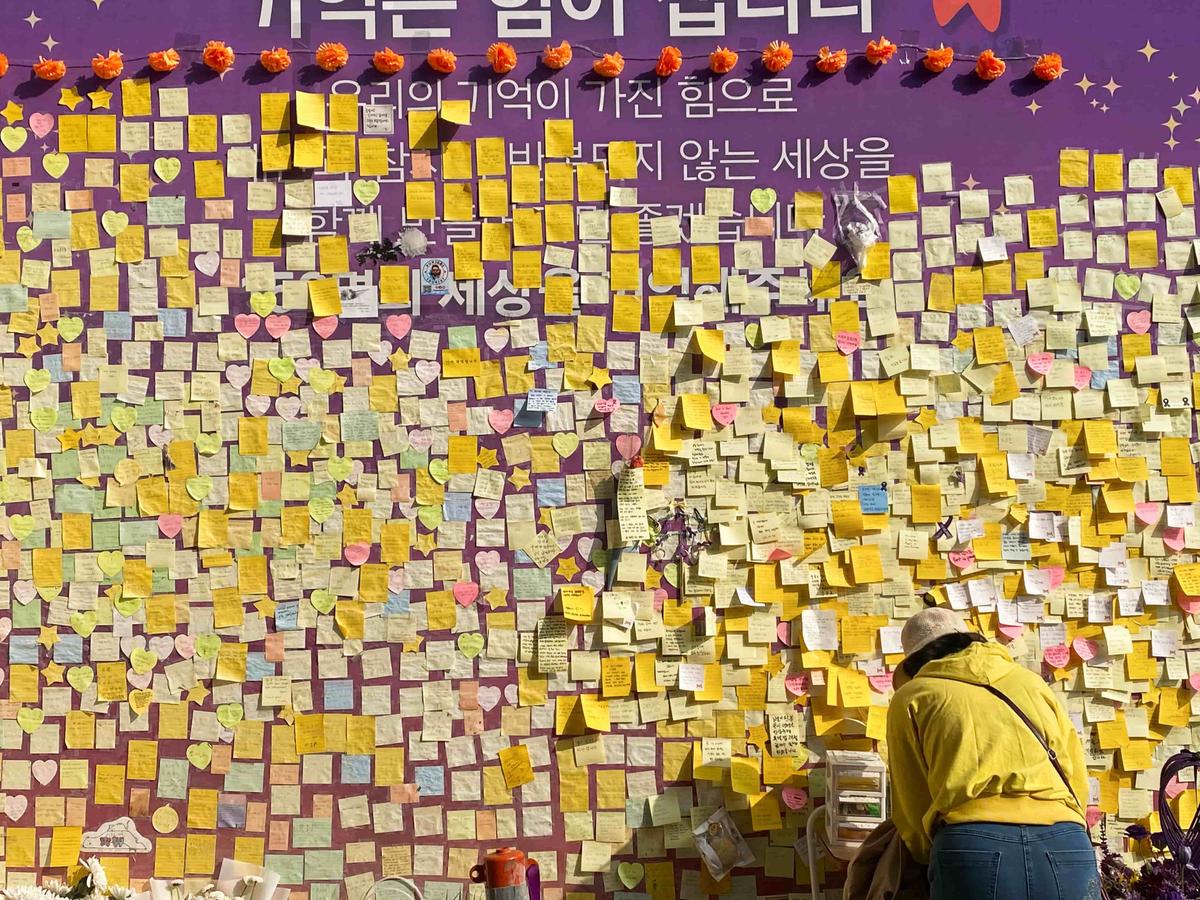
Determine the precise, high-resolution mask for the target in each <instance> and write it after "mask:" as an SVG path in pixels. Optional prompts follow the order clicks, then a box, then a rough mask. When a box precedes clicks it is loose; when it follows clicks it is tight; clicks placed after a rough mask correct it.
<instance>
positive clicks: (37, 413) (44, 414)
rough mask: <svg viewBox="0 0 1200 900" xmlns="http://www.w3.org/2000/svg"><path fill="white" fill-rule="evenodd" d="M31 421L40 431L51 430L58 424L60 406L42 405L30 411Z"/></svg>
mask: <svg viewBox="0 0 1200 900" xmlns="http://www.w3.org/2000/svg"><path fill="white" fill-rule="evenodd" d="M29 421H30V422H31V423H32V424H33V427H34V428H36V429H37V430H38V431H49V430H50V429H51V428H53V427H54V426H55V425H57V424H58V407H57V406H41V407H38V408H37V409H31V410H30V411H29Z"/></svg>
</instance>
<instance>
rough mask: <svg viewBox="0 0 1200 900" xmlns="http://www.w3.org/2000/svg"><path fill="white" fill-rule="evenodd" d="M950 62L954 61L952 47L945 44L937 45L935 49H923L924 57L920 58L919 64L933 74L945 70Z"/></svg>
mask: <svg viewBox="0 0 1200 900" xmlns="http://www.w3.org/2000/svg"><path fill="white" fill-rule="evenodd" d="M952 62H954V48H953V47H947V46H946V45H945V44H941V45H939V46H938V48H937V49H936V50H935V49H934V48H932V47H930V48H929V49H928V50H926V51H925V58H924V59H923V60H921V64H922V65H923V66H925V68H926V69H927V70H928V71H930V72H933V73H934V74H935V75H936V74H938V73H939V72H945V71H946V70H947V69H948V68H950V64H951V63H952Z"/></svg>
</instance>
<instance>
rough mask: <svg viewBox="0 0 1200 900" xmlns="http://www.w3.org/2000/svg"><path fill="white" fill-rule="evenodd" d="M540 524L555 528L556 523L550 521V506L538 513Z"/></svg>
mask: <svg viewBox="0 0 1200 900" xmlns="http://www.w3.org/2000/svg"><path fill="white" fill-rule="evenodd" d="M538 524H539V525H545V526H546V527H547V528H549V529H551V530H553V529H554V523H553V522H551V521H550V508H549V507H546V508H545V509H543V510H542V511H541V512H539V513H538Z"/></svg>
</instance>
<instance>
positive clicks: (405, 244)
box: [397, 228, 429, 259]
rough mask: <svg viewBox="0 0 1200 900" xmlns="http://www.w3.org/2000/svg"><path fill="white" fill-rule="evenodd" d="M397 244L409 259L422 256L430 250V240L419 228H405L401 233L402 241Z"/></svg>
mask: <svg viewBox="0 0 1200 900" xmlns="http://www.w3.org/2000/svg"><path fill="white" fill-rule="evenodd" d="M397 243H399V245H400V252H401V253H403V254H404V255H405V256H407V257H408V258H409V259H411V258H412V257H414V256H421V255H422V254H424V252H425V251H426V250H427V249H428V248H429V238H427V237H426V236H425V233H424V232H423V231H421V230H420V229H417V228H405V229H404V230H403V231H402V232H400V240H399V241H398V242H397Z"/></svg>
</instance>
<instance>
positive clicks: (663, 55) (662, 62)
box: [654, 46, 683, 78]
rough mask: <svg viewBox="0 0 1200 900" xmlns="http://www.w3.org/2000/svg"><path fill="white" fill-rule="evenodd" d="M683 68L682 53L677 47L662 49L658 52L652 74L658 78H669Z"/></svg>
mask: <svg viewBox="0 0 1200 900" xmlns="http://www.w3.org/2000/svg"><path fill="white" fill-rule="evenodd" d="M682 67H683V53H682V52H681V51H680V49H679V48H678V47H670V46H667V47H663V48H662V49H661V50H659V51H658V64H657V65H656V66H655V67H654V74H655V75H657V76H658V77H659V78H670V77H671V76H672V75H674V74H675V73H676V72H678V71H679V70H680V69H681V68H682Z"/></svg>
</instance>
